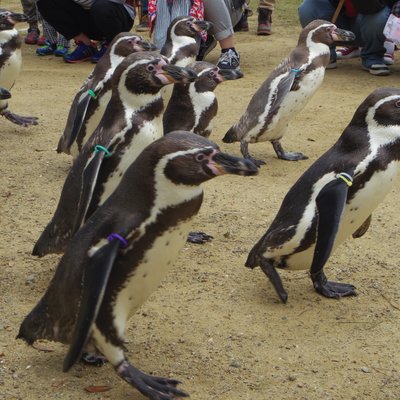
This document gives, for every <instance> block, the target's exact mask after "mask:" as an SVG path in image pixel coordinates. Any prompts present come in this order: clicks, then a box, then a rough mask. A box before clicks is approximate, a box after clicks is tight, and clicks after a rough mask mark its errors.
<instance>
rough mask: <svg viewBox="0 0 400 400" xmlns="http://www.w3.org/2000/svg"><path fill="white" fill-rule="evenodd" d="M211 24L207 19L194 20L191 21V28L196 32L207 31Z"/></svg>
mask: <svg viewBox="0 0 400 400" xmlns="http://www.w3.org/2000/svg"><path fill="white" fill-rule="evenodd" d="M212 26H213V24H212V23H211V22H208V21H194V22H193V23H192V28H193V29H194V30H195V31H196V32H203V31H208V30H209V29H211V28H212Z"/></svg>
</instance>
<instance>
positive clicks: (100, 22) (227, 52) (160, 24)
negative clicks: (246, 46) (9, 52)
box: [21, 0, 400, 76]
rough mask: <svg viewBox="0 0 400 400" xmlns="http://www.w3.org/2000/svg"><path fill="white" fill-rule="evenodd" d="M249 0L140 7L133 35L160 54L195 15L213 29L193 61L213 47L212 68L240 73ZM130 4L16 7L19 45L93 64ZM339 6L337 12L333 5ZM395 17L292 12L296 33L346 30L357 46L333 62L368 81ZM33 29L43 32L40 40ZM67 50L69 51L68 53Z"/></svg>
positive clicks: (182, 0) (382, 9)
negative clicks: (20, 20) (320, 24)
mask: <svg viewBox="0 0 400 400" xmlns="http://www.w3.org/2000/svg"><path fill="white" fill-rule="evenodd" d="M275 1H276V0H258V2H257V13H258V21H257V29H256V34H257V35H260V36H268V35H270V34H271V33H272V32H271V26H272V14H273V11H274V9H275V5H276V4H275ZM249 2H250V0H142V1H140V9H141V15H139V16H138V19H139V24H138V25H137V26H136V30H137V31H138V32H143V31H147V30H151V38H152V41H153V42H154V44H156V45H157V46H158V47H159V48H161V47H162V45H163V44H164V41H165V38H166V31H167V28H168V25H169V24H170V22H171V21H172V20H173V19H174V18H175V17H177V16H180V15H189V14H190V15H196V17H198V18H204V19H205V20H207V21H210V22H211V23H212V28H211V31H210V32H209V36H208V38H207V40H206V41H204V43H202V46H201V48H200V52H199V56H198V59H199V60H202V59H204V58H205V57H206V56H207V54H208V53H209V52H210V51H211V50H212V49H213V48H214V47H215V46H216V45H217V43H218V44H219V47H220V52H221V54H220V58H219V61H218V66H219V67H220V68H222V69H239V68H240V55H239V52H238V50H237V49H236V47H235V42H234V38H235V34H236V33H238V32H246V31H249V26H248V17H249V16H250V15H251V13H252V10H251V8H250V5H249ZM136 3H137V2H135V0H21V4H22V8H23V11H24V13H25V14H26V15H27V17H28V24H29V28H28V32H27V35H26V37H25V43H27V44H37V45H40V47H38V48H37V50H36V53H37V54H38V55H39V56H45V55H52V54H54V55H56V56H60V57H63V59H64V61H66V62H68V63H80V62H84V61H92V62H93V63H96V62H97V61H98V60H99V59H100V57H101V56H102V55H103V54H104V53H105V51H106V50H107V47H108V45H109V43H110V42H111V41H112V39H113V38H114V37H115V35H117V34H118V33H120V32H127V31H130V30H131V29H132V28H133V24H134V20H135V17H136V15H135V5H137V4H136ZM339 3H340V4H339ZM391 13H392V14H394V15H396V16H400V1H396V0H369V1H363V0H344V2H343V1H342V2H340V0H303V1H302V2H301V4H300V6H299V8H298V15H299V21H300V24H301V25H302V27H304V26H306V25H307V24H308V23H309V22H311V21H312V20H314V19H325V20H329V21H333V19H334V21H333V22H335V23H336V25H337V26H338V27H339V28H343V29H347V30H351V31H352V32H354V34H355V35H356V41H355V42H354V43H353V44H352V46H351V47H348V48H341V49H335V48H334V47H332V48H331V62H330V64H329V65H328V67H327V68H336V67H337V60H338V59H345V58H351V57H360V58H361V67H362V69H364V70H366V71H368V72H370V73H371V74H373V75H377V76H384V75H388V74H390V69H389V67H388V65H391V64H393V59H394V50H395V44H394V43H393V42H392V41H391V39H390V38H387V37H385V35H384V33H383V31H384V28H385V25H386V23H387V20H388V17H389V15H390V14H391ZM39 25H41V26H42V31H43V32H42V35H41V32H40V28H39ZM70 44H74V45H75V47H74V48H72V46H70Z"/></svg>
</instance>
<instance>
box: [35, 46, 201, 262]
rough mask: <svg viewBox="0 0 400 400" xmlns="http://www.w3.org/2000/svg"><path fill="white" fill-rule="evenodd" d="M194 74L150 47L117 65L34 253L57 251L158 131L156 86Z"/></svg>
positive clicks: (160, 102)
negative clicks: (97, 117) (102, 105)
mask: <svg viewBox="0 0 400 400" xmlns="http://www.w3.org/2000/svg"><path fill="white" fill-rule="evenodd" d="M195 78H196V74H195V73H194V72H193V71H192V70H190V69H187V68H181V67H178V66H175V65H170V64H169V62H168V60H167V58H166V57H164V56H161V55H160V54H158V53H155V52H138V53H134V54H131V55H129V56H128V57H126V58H125V59H124V60H123V61H122V62H121V63H120V65H118V67H117V68H116V70H115V72H114V74H113V79H112V97H111V99H110V101H109V103H108V105H107V108H106V110H105V112H104V115H103V118H102V119H101V121H100V123H99V125H98V127H97V128H96V130H95V131H94V132H93V134H92V135H91V137H90V139H89V140H88V141H87V142H86V144H85V145H84V147H83V148H82V151H81V152H80V153H79V155H78V157H77V158H76V160H75V162H74V163H73V165H72V168H71V170H70V171H69V174H68V176H67V178H66V181H65V183H64V186H63V189H62V192H61V197H60V200H59V203H58V206H57V209H56V211H55V214H54V216H53V218H52V220H51V221H50V223H49V224H48V225H47V227H46V228H45V230H44V231H43V233H42V234H41V236H40V238H39V239H38V241H37V243H36V244H35V247H34V249H33V254H34V255H38V256H43V255H45V254H47V253H51V252H60V251H62V250H63V249H64V246H65V244H66V243H67V241H68V240H69V239H70V238H71V237H72V236H73V235H74V233H75V232H76V231H77V230H78V229H79V228H80V226H81V225H82V224H83V223H84V221H85V220H86V219H87V217H88V216H89V215H90V214H92V213H93V212H94V210H95V209H96V208H97V207H98V206H99V205H101V204H102V203H104V201H105V200H106V199H107V198H108V197H109V196H110V194H111V193H112V192H113V191H114V189H115V188H116V187H117V186H118V184H119V182H120V180H121V178H122V176H123V174H124V173H125V171H126V170H127V168H128V167H129V165H130V164H132V162H133V161H134V160H135V159H136V157H137V156H138V155H139V154H140V153H141V151H142V150H143V149H144V148H145V147H146V146H147V145H148V144H150V143H152V142H153V141H155V140H156V139H158V138H160V137H161V136H162V135H163V130H162V112H163V110H164V103H163V99H162V96H161V93H160V90H161V88H162V87H164V86H165V85H168V84H171V83H175V82H178V81H181V82H190V81H192V80H194V79H195Z"/></svg>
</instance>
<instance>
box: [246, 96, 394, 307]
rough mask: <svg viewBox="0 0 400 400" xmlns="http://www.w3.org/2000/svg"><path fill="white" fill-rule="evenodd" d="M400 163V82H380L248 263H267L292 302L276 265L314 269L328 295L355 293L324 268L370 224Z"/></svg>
mask: <svg viewBox="0 0 400 400" xmlns="http://www.w3.org/2000/svg"><path fill="white" fill-rule="evenodd" d="M399 163H400V89H391V88H390V89H386V88H380V89H377V90H375V91H374V92H373V93H371V94H370V95H369V96H368V97H367V98H366V99H365V100H364V102H363V103H362V104H361V105H360V106H359V107H358V109H357V110H356V112H355V114H354V116H353V118H352V120H351V122H350V124H349V125H348V126H347V127H346V128H345V130H344V132H343V134H342V135H341V137H340V138H339V140H338V141H337V142H336V143H335V144H334V145H333V146H332V148H331V149H329V150H328V151H327V152H326V153H325V154H323V155H322V156H321V157H320V158H319V159H318V160H317V161H316V162H315V163H314V164H312V165H311V167H310V168H309V169H308V170H307V171H306V172H305V173H304V174H303V175H302V176H301V177H300V179H299V180H298V181H297V182H296V183H295V184H294V186H293V187H292V188H291V189H290V190H289V192H288V193H287V195H286V196H285V198H284V200H283V202H282V205H281V207H280V209H279V211H278V214H277V216H276V217H275V219H274V220H273V222H272V224H271V226H270V227H269V229H268V230H267V232H266V233H265V235H264V236H263V237H262V238H261V239H260V240H259V241H258V243H257V244H256V245H255V246H254V247H253V249H252V250H251V251H250V254H249V256H248V259H247V262H246V266H247V267H250V268H255V267H257V266H260V267H261V269H262V271H263V272H264V273H265V274H266V275H267V277H268V278H269V279H270V280H271V282H272V284H273V285H274V287H275V289H276V291H277V293H278V294H279V296H280V298H281V299H282V301H284V302H286V300H287V293H286V291H285V290H284V288H283V285H282V282H281V280H280V277H279V275H278V273H277V271H276V268H283V269H289V270H292V269H293V270H296V269H310V274H311V279H312V282H313V285H314V288H315V289H316V291H317V292H318V293H320V294H322V295H323V296H326V297H342V296H353V295H355V294H356V292H355V287H354V286H353V285H350V284H346V283H338V282H330V281H328V280H327V278H326V276H325V274H324V271H323V267H324V265H325V263H326V262H327V260H328V258H329V256H330V254H331V252H332V251H333V250H334V249H336V248H337V247H338V246H339V245H340V244H341V243H342V242H343V241H344V240H345V239H347V238H348V237H349V236H350V235H352V236H353V237H355V238H356V237H360V236H362V235H363V234H364V233H365V232H366V231H367V229H368V227H369V224H370V221H371V214H372V212H373V211H374V210H375V208H376V207H377V206H378V204H379V203H380V202H381V201H382V200H383V199H384V197H385V196H386V194H387V193H388V192H389V191H390V190H391V188H392V187H393V185H394V182H395V177H396V175H397V172H398V169H399Z"/></svg>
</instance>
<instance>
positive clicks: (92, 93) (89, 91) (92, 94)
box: [87, 89, 97, 99]
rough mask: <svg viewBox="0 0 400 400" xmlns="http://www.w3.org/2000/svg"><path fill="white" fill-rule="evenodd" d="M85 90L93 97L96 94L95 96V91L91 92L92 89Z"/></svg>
mask: <svg viewBox="0 0 400 400" xmlns="http://www.w3.org/2000/svg"><path fill="white" fill-rule="evenodd" d="M87 92H88V94H89V96H92V97H93V98H94V99H95V98H96V97H97V96H96V93H95V92H93V90H92V89H89V90H88V91H87Z"/></svg>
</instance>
